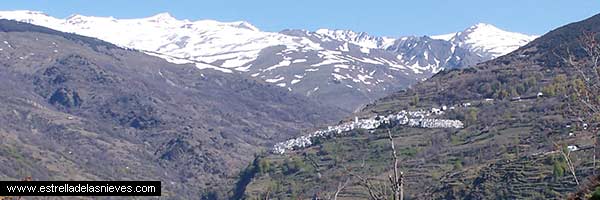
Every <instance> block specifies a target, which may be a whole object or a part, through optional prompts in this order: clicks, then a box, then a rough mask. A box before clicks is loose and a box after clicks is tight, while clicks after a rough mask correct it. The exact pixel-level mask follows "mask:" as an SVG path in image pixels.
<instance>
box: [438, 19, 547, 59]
mask: <svg viewBox="0 0 600 200" xmlns="http://www.w3.org/2000/svg"><path fill="white" fill-rule="evenodd" d="M451 35H452V37H449V36H451ZM536 37H537V36H533V35H525V34H522V33H514V32H509V31H505V30H502V29H500V28H498V27H496V26H494V25H491V24H487V23H477V24H475V25H473V26H470V27H469V28H467V29H465V30H464V31H462V32H458V33H456V34H446V35H438V36H432V38H434V39H444V40H448V41H450V42H452V43H453V44H454V45H456V46H459V47H463V48H466V49H469V50H471V51H472V52H475V53H477V54H478V55H480V56H482V57H486V58H488V59H492V58H496V57H499V56H502V55H505V54H507V53H510V52H512V51H514V50H516V49H517V48H519V47H521V46H523V45H525V44H527V43H529V42H530V41H532V40H533V39H535V38H536Z"/></svg>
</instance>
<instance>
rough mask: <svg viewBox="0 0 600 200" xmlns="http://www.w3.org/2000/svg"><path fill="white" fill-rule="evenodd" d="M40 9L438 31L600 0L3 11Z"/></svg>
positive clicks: (551, 16) (551, 15)
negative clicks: (165, 13)
mask: <svg viewBox="0 0 600 200" xmlns="http://www.w3.org/2000/svg"><path fill="white" fill-rule="evenodd" d="M16 9H26V10H37V11H43V12H45V13H48V14H50V15H52V16H55V17H60V18H64V17H67V16H69V15H71V14H75V13H77V14H82V15H89V16H113V17H115V18H139V17H147V16H151V15H154V14H156V13H160V12H169V13H171V14H172V15H173V16H175V17H176V18H178V19H190V20H197V19H215V20H219V21H238V20H244V21H248V22H250V23H252V24H254V25H255V26H257V27H258V28H260V29H261V30H266V31H280V30H282V29H286V28H294V29H307V30H316V29H318V28H330V29H351V30H355V31H364V32H369V33H371V34H373V35H379V36H394V37H396V36H403V35H434V34H443V33H449V32H455V31H460V30H463V29H464V28H466V27H468V26H470V25H473V24H475V23H477V22H484V23H490V24H494V25H496V26H498V27H500V28H502V29H505V30H509V31H516V32H523V33H528V34H538V35H539V34H543V33H546V32H548V31H550V30H552V29H553V28H556V27H558V26H561V25H564V24H566V23H570V22H574V21H578V20H582V19H585V18H587V17H590V16H592V15H594V14H597V13H598V12H600V2H599V1H596V0H496V1H492V0H412V1H411V0H366V1H365V0H362V1H357V0H287V1H286V0H213V1H203V0H98V1H92V0H15V1H3V2H2V3H1V4H0V10H16Z"/></svg>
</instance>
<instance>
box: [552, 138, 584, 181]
mask: <svg viewBox="0 0 600 200" xmlns="http://www.w3.org/2000/svg"><path fill="white" fill-rule="evenodd" d="M554 146H555V147H556V148H557V150H558V152H559V153H560V155H561V156H562V157H563V159H565V161H566V162H567V167H568V168H569V172H570V173H571V175H572V176H573V179H575V183H576V184H577V185H579V180H578V179H577V174H575V165H573V162H572V161H571V151H570V150H569V149H568V148H564V147H563V146H561V145H558V144H556V143H554Z"/></svg>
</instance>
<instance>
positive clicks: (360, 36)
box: [315, 29, 396, 49]
mask: <svg viewBox="0 0 600 200" xmlns="http://www.w3.org/2000/svg"><path fill="white" fill-rule="evenodd" d="M315 33H316V34H319V35H321V36H325V37H328V38H330V39H333V40H339V41H347V42H351V43H353V44H355V45H358V46H361V47H365V48H372V49H385V48H387V47H388V46H390V45H392V44H393V43H394V40H396V39H394V38H388V37H376V36H371V35H369V34H368V33H366V32H354V31H351V30H340V29H336V30H331V29H318V30H316V31H315Z"/></svg>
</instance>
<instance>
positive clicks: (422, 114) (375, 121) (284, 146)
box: [272, 106, 463, 154]
mask: <svg viewBox="0 0 600 200" xmlns="http://www.w3.org/2000/svg"><path fill="white" fill-rule="evenodd" d="M447 109H448V108H447V107H446V106H442V107H441V108H432V109H431V110H419V111H406V110H402V111H400V112H398V113H397V114H391V115H387V116H373V117H370V118H366V119H358V117H356V118H355V119H354V121H352V122H347V123H343V124H340V125H336V126H329V127H327V128H326V129H320V130H317V131H315V132H312V133H310V134H308V135H303V136H300V137H297V138H293V139H289V140H287V141H285V142H280V143H277V144H275V145H274V146H273V149H272V152H273V153H275V154H284V153H285V152H286V151H292V150H295V149H302V148H306V147H310V146H312V145H313V142H314V141H315V140H316V139H319V138H329V137H340V136H345V135H347V134H348V133H349V132H350V131H352V130H355V129H365V130H373V129H376V128H379V127H381V126H382V125H395V126H409V127H419V128H463V123H462V122H461V121H459V120H449V119H436V118H433V116H437V115H442V114H444V110H447ZM450 109H454V107H450Z"/></svg>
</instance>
